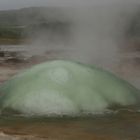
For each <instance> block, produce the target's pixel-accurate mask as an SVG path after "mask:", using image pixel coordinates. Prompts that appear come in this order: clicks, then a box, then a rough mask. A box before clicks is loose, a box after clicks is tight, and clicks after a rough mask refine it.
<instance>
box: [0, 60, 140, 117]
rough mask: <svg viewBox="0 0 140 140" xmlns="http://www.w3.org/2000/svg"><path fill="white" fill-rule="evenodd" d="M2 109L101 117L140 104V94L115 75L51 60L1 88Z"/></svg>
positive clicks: (48, 114) (76, 64)
mask: <svg viewBox="0 0 140 140" xmlns="http://www.w3.org/2000/svg"><path fill="white" fill-rule="evenodd" d="M0 93H2V95H1V97H0V108H1V111H2V112H3V111H5V110H6V109H7V108H8V109H12V110H15V111H18V112H20V113H23V114H25V115H36V116H38V115H39V116H44V115H45V116H54V115H55V116H61V115H68V116H73V115H76V116H79V115H88V114H97V113H98V112H99V114H101V112H105V111H108V109H109V108H110V107H111V106H112V105H113V106H114V105H119V106H126V105H134V104H136V103H139V99H140V92H139V90H138V89H136V88H135V87H133V86H132V85H131V84H129V83H127V82H126V81H124V80H121V79H120V78H117V77H116V76H114V75H113V74H111V73H109V72H107V71H104V70H102V69H99V68H96V67H94V66H88V65H84V64H81V63H76V62H71V61H63V60H56V61H49V62H46V63H43V64H39V65H37V66H34V67H32V68H31V69H29V70H26V71H25V72H23V73H21V74H19V75H17V76H15V77H13V78H12V79H10V80H9V81H7V82H5V83H4V84H2V85H1V86H0Z"/></svg>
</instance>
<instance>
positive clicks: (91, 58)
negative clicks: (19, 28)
mask: <svg viewBox="0 0 140 140" xmlns="http://www.w3.org/2000/svg"><path fill="white" fill-rule="evenodd" d="M137 10H138V6H137V5H135V4H132V3H124V2H118V3H117V2H116V3H110V2H107V3H98V4H95V5H92V6H81V7H80V6H75V7H71V8H70V7H67V8H64V7H63V8H62V9H61V14H60V13H59V14H58V16H57V19H59V20H60V21H68V22H69V23H70V26H69V28H68V29H67V34H65V35H64V38H63V35H62V38H61V39H60V36H61V34H58V35H56V34H55V32H51V31H50V32H46V33H45V32H43V33H41V32H39V33H38V36H37V38H36V39H35V40H34V39H33V45H32V47H31V51H30V53H32V54H33V55H34V54H43V53H44V52H46V51H50V50H55V51H56V52H57V51H59V52H60V51H61V53H60V54H56V56H55V57H56V58H59V59H60V58H61V59H72V60H76V61H80V62H84V63H96V64H98V65H108V64H112V63H117V62H118V61H119V57H118V55H119V49H120V48H121V47H123V43H124V41H125V34H126V32H127V29H128V28H129V25H130V23H131V20H132V18H133V16H134V15H135V13H136V12H137ZM60 15H61V16H60ZM59 17H60V18H59ZM66 36H67V38H68V39H66ZM50 38H55V39H54V40H53V39H50ZM44 40H45V41H44ZM56 40H57V41H56ZM58 40H59V41H58ZM60 40H61V41H60Z"/></svg>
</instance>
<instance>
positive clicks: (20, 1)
mask: <svg viewBox="0 0 140 140" xmlns="http://www.w3.org/2000/svg"><path fill="white" fill-rule="evenodd" d="M118 1H120V2H122V1H124V2H139V3H140V0H0V10H7V9H19V8H24V7H30V6H73V5H74V6H75V5H78V6H79V5H92V4H99V3H108V2H109V3H110V2H118Z"/></svg>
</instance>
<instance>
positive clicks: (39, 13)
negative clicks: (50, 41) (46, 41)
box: [0, 7, 70, 38]
mask: <svg viewBox="0 0 140 140" xmlns="http://www.w3.org/2000/svg"><path fill="white" fill-rule="evenodd" d="M64 13H65V12H64V11H63V10H62V9H60V8H55V7H49V8H48V7H30V8H23V9H18V10H7V11H0V37H6V38H7V37H9V38H11V37H13V38H19V37H24V36H27V35H29V34H34V33H35V31H36V32H38V31H41V30H42V31H44V30H48V29H49V30H50V29H53V30H55V31H57V32H60V31H61V32H65V31H66V30H67V29H68V27H69V25H70V21H69V19H68V18H67V17H66V16H65V14H64Z"/></svg>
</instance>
